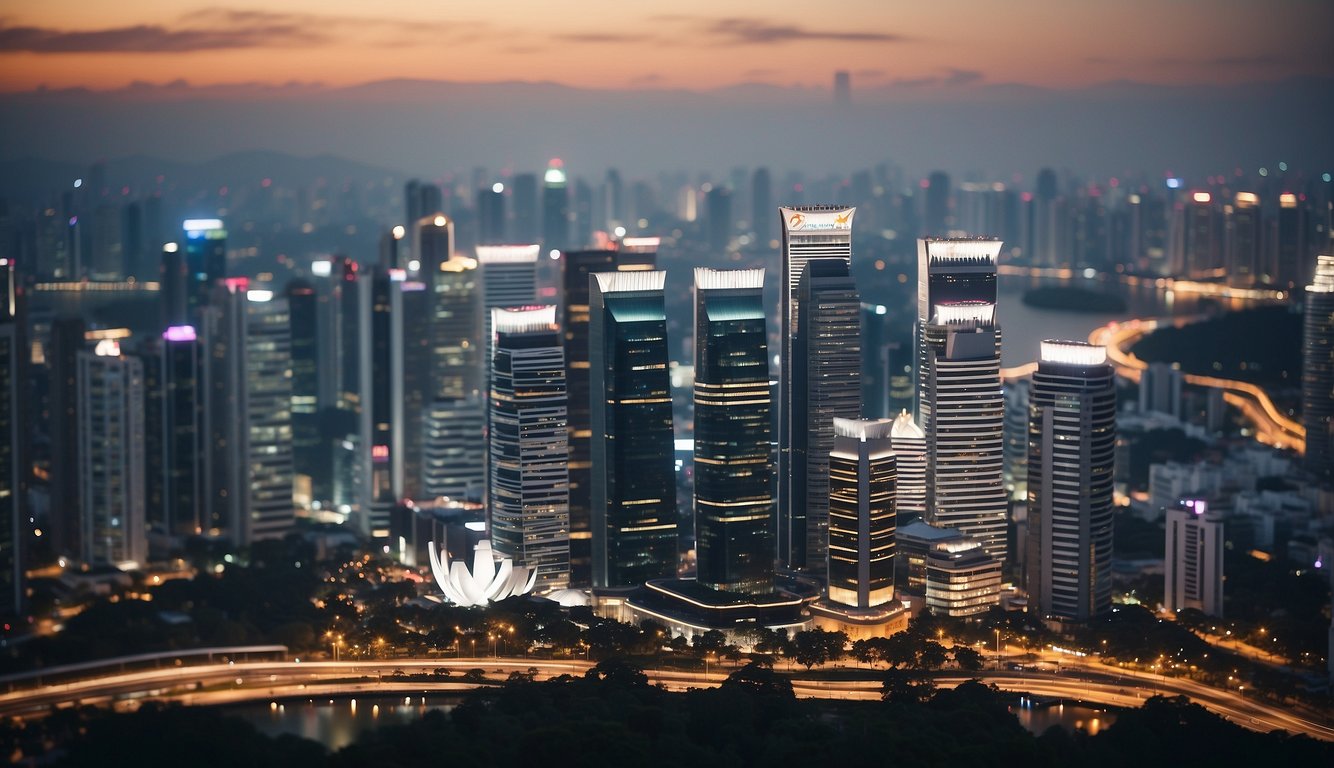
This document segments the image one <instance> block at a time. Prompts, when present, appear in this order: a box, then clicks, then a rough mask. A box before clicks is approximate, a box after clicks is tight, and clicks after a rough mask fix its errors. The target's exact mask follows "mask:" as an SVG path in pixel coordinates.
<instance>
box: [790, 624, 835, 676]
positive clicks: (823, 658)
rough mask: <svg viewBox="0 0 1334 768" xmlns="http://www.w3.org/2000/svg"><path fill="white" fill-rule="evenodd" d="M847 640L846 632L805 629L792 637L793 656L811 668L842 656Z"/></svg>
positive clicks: (799, 662)
mask: <svg viewBox="0 0 1334 768" xmlns="http://www.w3.org/2000/svg"><path fill="white" fill-rule="evenodd" d="M847 641H848V635H847V633H846V632H826V631H825V630H823V629H818V628H817V629H807V630H803V631H801V632H798V633H797V634H796V636H795V637H793V638H792V644H793V653H792V658H794V659H796V661H797V663H798V664H803V665H805V667H806V668H807V669H810V668H811V667H813V666H815V665H816V664H824V663H825V662H827V661H833V660H837V659H840V658H842V657H843V646H844V645H845V644H846V643H847Z"/></svg>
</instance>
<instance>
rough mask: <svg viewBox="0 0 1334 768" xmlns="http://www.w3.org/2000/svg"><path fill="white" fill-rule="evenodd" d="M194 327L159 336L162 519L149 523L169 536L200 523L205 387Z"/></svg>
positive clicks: (191, 529) (178, 327) (193, 529)
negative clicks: (201, 376)
mask: <svg viewBox="0 0 1334 768" xmlns="http://www.w3.org/2000/svg"><path fill="white" fill-rule="evenodd" d="M201 364H202V361H201V360H200V344H199V339H198V338H197V337H196V334H195V329H194V326H190V325H173V326H171V327H169V328H167V330H166V331H165V332H164V333H163V334H162V360H161V363H160V365H161V368H162V373H161V380H162V441H161V442H162V445H163V468H162V470H163V491H162V518H161V519H159V520H150V521H149V522H150V525H153V526H155V527H158V528H160V530H162V531H163V532H164V533H166V534H168V535H193V534H195V533H197V532H199V530H200V529H201V526H202V524H203V519H202V518H203V512H202V505H203V501H204V498H203V491H204V478H205V474H206V473H205V469H204V465H203V457H204V450H203V449H204V447H205V443H204V423H203V418H204V411H203V408H204V400H203V396H204V387H202V386H201V384H200V373H201V372H202V368H201Z"/></svg>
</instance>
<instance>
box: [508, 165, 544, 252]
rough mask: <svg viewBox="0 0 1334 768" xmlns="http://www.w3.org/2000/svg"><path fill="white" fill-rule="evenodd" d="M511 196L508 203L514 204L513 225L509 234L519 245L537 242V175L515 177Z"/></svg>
mask: <svg viewBox="0 0 1334 768" xmlns="http://www.w3.org/2000/svg"><path fill="white" fill-rule="evenodd" d="M511 191H512V192H513V194H512V195H511V198H510V202H512V203H513V204H514V223H513V225H512V226H511V227H510V234H511V235H512V236H513V238H514V239H515V240H516V241H518V242H520V243H535V242H537V241H538V230H537V175H536V174H533V173H520V174H517V175H515V177H514V180H513V186H512V187H511Z"/></svg>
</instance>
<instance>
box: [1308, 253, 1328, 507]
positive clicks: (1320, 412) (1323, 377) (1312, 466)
mask: <svg viewBox="0 0 1334 768" xmlns="http://www.w3.org/2000/svg"><path fill="white" fill-rule="evenodd" d="M1302 423H1303V424H1304V425H1305V427H1306V468H1307V470H1309V471H1310V472H1311V474H1313V475H1315V476H1316V477H1317V478H1320V479H1321V480H1322V481H1329V480H1334V256H1320V257H1319V258H1318V260H1317V261H1316V272H1315V281H1314V282H1312V283H1311V284H1310V285H1308V286H1307V287H1306V313H1305V319H1304V320H1303V328H1302Z"/></svg>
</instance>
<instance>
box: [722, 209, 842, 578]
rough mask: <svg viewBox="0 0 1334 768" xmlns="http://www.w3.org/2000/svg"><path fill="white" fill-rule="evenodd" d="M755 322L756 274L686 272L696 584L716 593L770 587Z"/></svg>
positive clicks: (769, 500) (764, 334)
mask: <svg viewBox="0 0 1334 768" xmlns="http://www.w3.org/2000/svg"><path fill="white" fill-rule="evenodd" d="M794 213H795V212H794ZM849 213H850V212H849ZM765 317H766V313H765V308H764V270H762V269H742V270H731V271H714V270H712V269H702V268H696V269H695V552H696V561H697V564H698V572H697V576H696V580H697V581H698V582H699V583H700V584H703V585H704V586H707V587H711V588H713V589H717V590H722V591H724V592H741V593H750V594H767V593H769V592H772V591H773V577H774V511H775V510H774V477H773V455H772V450H771V448H770V442H769V441H770V439H771V438H770V431H771V426H770V425H771V419H772V417H771V413H770V409H771V408H772V403H773V397H772V393H771V392H770V388H769V343H768V331H767V329H766V323H765Z"/></svg>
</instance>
